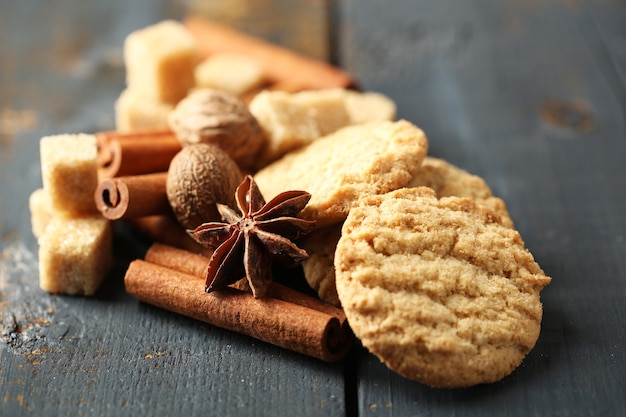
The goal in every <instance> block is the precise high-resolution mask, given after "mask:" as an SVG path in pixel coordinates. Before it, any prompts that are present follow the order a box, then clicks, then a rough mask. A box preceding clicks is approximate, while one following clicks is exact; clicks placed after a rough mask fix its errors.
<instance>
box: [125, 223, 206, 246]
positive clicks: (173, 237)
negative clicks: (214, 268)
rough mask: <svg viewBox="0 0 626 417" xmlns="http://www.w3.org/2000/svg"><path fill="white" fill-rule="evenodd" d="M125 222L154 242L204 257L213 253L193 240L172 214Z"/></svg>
mask: <svg viewBox="0 0 626 417" xmlns="http://www.w3.org/2000/svg"><path fill="white" fill-rule="evenodd" d="M126 221H127V222H128V223H130V224H131V226H133V227H134V228H135V229H136V230H137V231H138V232H140V233H141V234H142V235H144V236H145V237H147V238H148V239H151V240H153V241H155V242H161V243H164V244H166V245H169V246H170V247H175V248H180V249H184V250H186V251H188V252H191V253H197V254H203V255H205V256H211V254H212V253H213V251H211V250H210V249H208V248H205V247H204V246H202V245H200V244H199V243H197V242H196V241H195V240H193V239H192V238H191V236H189V235H188V234H187V232H186V230H185V228H184V227H183V226H182V225H181V224H180V223H179V222H178V221H177V220H176V218H175V217H174V215H173V214H165V215H154V216H145V217H133V218H129V219H126Z"/></svg>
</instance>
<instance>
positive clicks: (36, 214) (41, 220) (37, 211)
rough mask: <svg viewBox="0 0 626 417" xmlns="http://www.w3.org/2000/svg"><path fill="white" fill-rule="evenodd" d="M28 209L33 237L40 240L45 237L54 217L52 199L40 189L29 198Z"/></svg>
mask: <svg viewBox="0 0 626 417" xmlns="http://www.w3.org/2000/svg"><path fill="white" fill-rule="evenodd" d="M28 208H29V209H30V224H31V228H32V231H33V235H34V236H35V237H36V238H37V239H39V238H40V237H41V236H43V233H44V231H45V230H46V227H47V226H48V224H49V223H50V220H51V219H52V216H53V213H52V210H51V209H50V197H49V196H48V193H47V192H46V190H44V189H43V188H38V189H36V190H35V191H33V192H32V193H31V194H30V197H29V198H28Z"/></svg>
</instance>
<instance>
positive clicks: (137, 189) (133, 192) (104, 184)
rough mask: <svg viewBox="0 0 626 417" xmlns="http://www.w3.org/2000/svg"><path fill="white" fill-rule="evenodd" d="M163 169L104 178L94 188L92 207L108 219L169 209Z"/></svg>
mask: <svg viewBox="0 0 626 417" xmlns="http://www.w3.org/2000/svg"><path fill="white" fill-rule="evenodd" d="M166 179H167V172H159V173H154V174H145V175H135V176H128V177H118V178H108V179H104V180H102V181H101V182H100V184H99V185H98V188H97V189H96V191H95V194H94V199H95V202H96V207H97V208H98V210H99V211H100V212H101V213H102V215H103V216H104V217H106V218H107V219H109V220H118V219H121V218H130V217H141V216H148V215H154V214H165V213H170V212H171V208H170V205H169V202H168V200H167V195H166V193H165V181H166Z"/></svg>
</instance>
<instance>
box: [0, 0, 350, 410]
mask: <svg viewBox="0 0 626 417" xmlns="http://www.w3.org/2000/svg"><path fill="white" fill-rule="evenodd" d="M175 4H176V3H175V2H168V1H158V2H155V1H142V2H135V3H133V4H132V5H130V4H127V3H126V2H125V1H114V2H106V4H104V3H102V4H95V3H93V4H89V5H87V4H86V3H85V4H84V3H83V2H80V1H68V2H64V3H55V4H52V3H49V2H43V1H37V2H33V1H31V2H19V3H6V2H5V3H4V4H3V5H2V11H1V12H0V39H2V41H0V80H1V86H0V111H1V113H0V114H1V115H2V119H1V120H2V125H1V126H2V130H1V131H0V134H1V136H0V137H1V138H2V139H1V141H0V144H1V152H0V160H1V168H0V181H1V184H2V185H1V197H0V213H1V218H0V228H1V232H0V236H1V237H2V240H1V241H0V245H1V248H2V250H1V256H0V262H1V265H0V312H1V313H2V315H1V317H2V322H1V325H0V363H1V364H2V365H1V367H0V409H1V410H2V411H1V412H0V415H10V416H26V415H68V416H69V415H115V416H124V415H132V416H141V415H145V416H148V415H149V416H159V415H163V416H166V415H167V416H172V415H181V416H183V415H184V416H192V415H221V416H229V415H283V413H285V414H284V415H289V414H294V412H295V411H294V410H298V411H300V410H306V412H307V415H317V416H320V417H326V416H332V415H343V414H345V405H344V390H343V385H344V380H343V373H344V372H343V367H344V364H343V362H340V363H337V364H332V365H331V364H326V363H323V362H320V361H318V360H316V359H311V358H308V357H305V356H302V355H299V354H296V353H293V352H290V351H286V350H283V349H280V348H277V347H274V346H271V345H268V344H265V343H262V342H259V341H257V340H255V339H252V338H249V337H244V336H241V335H239V334H236V333H233V332H228V331H224V330H221V329H217V328H213V327H211V326H209V325H205V324H202V323H199V322H196V321H194V320H191V319H187V318H185V317H181V316H178V315H175V314H172V313H168V312H166V311H162V310H159V309H157V308H153V307H151V306H148V305H145V304H142V303H139V302H138V301H136V300H134V299H133V298H131V297H130V296H128V295H127V294H126V293H125V291H124V287H123V283H122V278H123V275H124V269H125V266H126V264H127V263H128V262H129V260H131V259H133V258H136V257H140V256H142V253H143V251H144V250H145V245H144V244H143V243H142V242H141V241H138V240H137V239H136V237H133V236H128V235H125V234H124V233H123V232H124V229H123V228H121V230H119V231H120V233H118V234H117V237H116V241H115V248H116V258H117V264H116V266H115V269H114V271H113V272H112V273H111V274H110V276H109V278H108V279H107V281H106V282H105V284H104V287H103V290H102V291H100V292H99V293H98V294H97V295H96V296H95V297H93V298H83V297H67V296H55V295H48V294H46V293H44V292H43V291H41V290H40V289H39V285H38V267H37V244H36V242H35V239H34V238H33V236H32V233H31V231H30V217H29V212H28V197H29V195H30V193H31V191H33V190H34V189H36V188H38V187H41V169H40V167H39V139H40V138H41V137H42V136H44V135H49V134H56V133H76V132H95V131H100V130H108V129H111V128H112V127H113V126H114V120H113V103H114V101H115V99H116V98H117V96H118V95H119V93H120V92H121V90H122V88H123V87H124V68H123V63H122V61H121V54H122V49H121V48H122V44H123V40H124V37H125V36H126V35H127V34H128V33H130V32H131V31H133V30H135V29H138V28H142V27H145V26H147V25H149V24H152V23H156V22H158V21H159V20H161V19H164V18H180V17H182V16H183V13H184V10H183V9H181V8H179V7H175Z"/></svg>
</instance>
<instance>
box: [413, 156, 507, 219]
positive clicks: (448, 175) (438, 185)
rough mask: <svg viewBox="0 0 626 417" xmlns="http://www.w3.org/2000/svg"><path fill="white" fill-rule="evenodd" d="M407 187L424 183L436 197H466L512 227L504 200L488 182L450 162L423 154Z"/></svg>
mask: <svg viewBox="0 0 626 417" xmlns="http://www.w3.org/2000/svg"><path fill="white" fill-rule="evenodd" d="M406 186H407V187H419V186H426V187H430V188H432V189H433V190H435V193H436V194H437V197H450V196H457V197H467V198H471V199H472V200H474V201H476V202H477V203H479V204H482V205H484V206H486V207H489V208H490V209H492V210H493V211H495V212H496V213H498V214H499V215H500V217H501V218H502V223H503V224H504V225H505V226H507V227H511V228H513V220H511V216H510V215H509V212H508V210H507V209H506V204H505V202H504V200H502V199H501V198H499V197H494V196H493V194H492V192H491V189H490V188H489V185H487V183H486V182H485V180H484V179H482V178H481V177H479V176H478V175H473V174H470V173H469V172H467V171H465V170H463V169H461V168H459V167H457V166H455V165H453V164H451V163H450V162H448V161H446V160H444V159H440V158H434V157H432V156H427V157H426V158H424V161H423V162H422V166H421V167H420V169H419V171H418V172H417V173H416V174H415V176H414V177H413V178H412V179H411V181H409V183H408V184H407V185H406Z"/></svg>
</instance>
